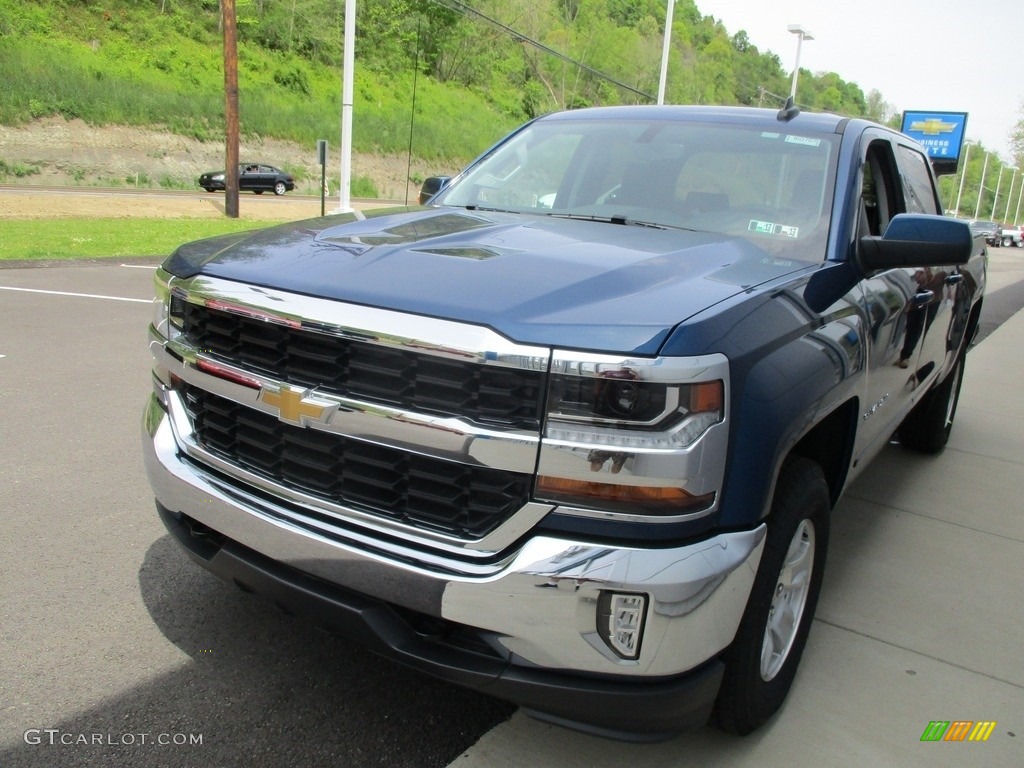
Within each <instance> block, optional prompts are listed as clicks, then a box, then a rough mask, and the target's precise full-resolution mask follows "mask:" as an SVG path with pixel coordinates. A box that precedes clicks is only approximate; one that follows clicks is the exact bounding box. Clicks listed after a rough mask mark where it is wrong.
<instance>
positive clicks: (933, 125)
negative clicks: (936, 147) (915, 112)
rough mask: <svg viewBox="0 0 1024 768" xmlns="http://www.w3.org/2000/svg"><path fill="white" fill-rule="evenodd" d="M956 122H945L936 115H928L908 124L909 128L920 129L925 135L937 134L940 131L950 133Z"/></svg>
mask: <svg viewBox="0 0 1024 768" xmlns="http://www.w3.org/2000/svg"><path fill="white" fill-rule="evenodd" d="M956 125H957V124H956V123H947V122H945V121H943V120H940V119H939V118H937V117H929V118H928V119H927V120H915V121H914V122H912V123H911V124H910V130H912V131H920V132H921V133H923V134H924V135H925V136H938V135H939V134H940V133H952V132H953V129H955V128H956Z"/></svg>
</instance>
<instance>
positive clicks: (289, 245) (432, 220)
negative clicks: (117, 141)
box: [165, 208, 808, 354]
mask: <svg viewBox="0 0 1024 768" xmlns="http://www.w3.org/2000/svg"><path fill="white" fill-rule="evenodd" d="M345 218H346V220H345V221H343V223H338V219H339V217H337V216H332V217H327V218H320V219H312V220H309V221H304V222H296V223H294V224H288V225H284V226H279V227H274V228H272V229H267V230H262V231H259V232H255V233H248V234H246V235H244V236H239V235H229V236H225V237H221V238H213V239H210V240H201V241H198V242H196V243H190V244H188V245H185V246H182V247H181V248H179V249H178V250H177V251H176V252H175V254H174V255H173V256H172V257H171V258H170V259H168V261H167V262H166V263H165V268H166V269H168V270H169V271H170V272H172V273H173V274H176V275H179V276H182V277H187V276H192V275H196V274H204V275H209V276H213V277H219V278H224V279H227V280H235V281H239V282H243V283H249V284H256V285H261V286H265V287H273V288H279V289H282V290H287V291H293V292H297V293H302V294H306V295H309V296H316V297H321V298H327V299H336V300H339V301H346V302H353V303H357V304H364V305H368V306H373V307H381V308H386V309H394V310H400V311H403V312H411V313H415V314H421V315H427V316H431V317H438V318H444V319H449V320H456V321H461V322H467V323H474V324H477V325H485V326H488V327H490V328H492V329H493V330H495V331H497V332H498V333H501V334H503V335H504V336H507V337H508V338H510V339H512V340H513V341H517V342H521V343H528V344H540V345H545V346H561V347H569V348H577V349H589V350H595V351H607V352H619V353H625V352H632V353H636V354H654V353H656V352H657V350H658V348H659V347H660V346H661V344H662V343H663V342H664V340H665V339H666V338H667V336H668V335H669V333H670V332H671V330H672V328H673V327H675V326H676V325H677V324H679V323H680V322H681V321H683V320H685V319H686V318H688V317H691V316H693V315H695V314H697V313H698V312H700V311H702V310H704V309H707V308H708V307H711V306H713V305H715V304H717V303H718V302H721V301H724V300H725V299H727V298H729V297H730V296H733V295H735V294H736V293H738V292H740V291H743V290H748V289H750V288H752V287H753V286H756V285H758V284H759V283H763V282H765V281H769V280H772V279H775V278H777V277H779V276H781V275H783V274H786V273H787V272H792V271H794V270H798V269H805V268H806V267H807V266H808V264H806V263H803V262H794V261H783V260H776V259H774V258H773V257H771V256H770V255H769V254H768V253H766V252H765V251H763V250H761V249H759V248H757V247H756V246H755V245H754V244H753V243H751V242H748V241H746V240H743V239H739V238H728V237H725V236H722V235H716V234H713V233H706V232H689V231H682V230H677V229H673V230H662V229H653V228H649V227H643V226H635V225H624V224H619V223H604V222H597V221H590V220H569V219H564V218H555V217H552V216H543V215H540V216H537V215H520V214H508V213H491V212H483V211H477V210H463V209H455V208H440V209H419V210H416V209H413V210H411V211H410V210H407V209H401V212H400V213H395V212H394V210H392V211H388V212H383V213H379V212H378V213H376V215H362V214H354V215H350V216H347V217H345Z"/></svg>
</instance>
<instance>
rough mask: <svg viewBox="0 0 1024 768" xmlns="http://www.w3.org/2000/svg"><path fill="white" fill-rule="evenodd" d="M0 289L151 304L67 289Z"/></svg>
mask: <svg viewBox="0 0 1024 768" xmlns="http://www.w3.org/2000/svg"><path fill="white" fill-rule="evenodd" d="M0 291H21V292H22V293H46V294H50V295H51V296H78V297H80V298H83V299H106V300H108V301H135V302H138V303H140V304H151V303H152V302H153V300H152V299H126V298H125V297H124V296H103V295H100V294H98V293H69V292H67V291H43V290H40V289H38V288H12V287H10V286H7V285H0Z"/></svg>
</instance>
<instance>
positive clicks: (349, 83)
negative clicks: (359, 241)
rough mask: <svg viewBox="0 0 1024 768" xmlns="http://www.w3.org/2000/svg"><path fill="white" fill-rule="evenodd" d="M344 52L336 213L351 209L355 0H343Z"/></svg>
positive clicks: (346, 211)
mask: <svg viewBox="0 0 1024 768" xmlns="http://www.w3.org/2000/svg"><path fill="white" fill-rule="evenodd" d="M344 45H345V53H344V56H343V57H342V86H341V184H340V185H339V187H340V193H341V200H340V203H339V207H338V213H349V212H351V210H352V204H351V198H350V197H349V189H350V188H351V186H352V91H353V80H352V70H353V69H354V68H355V60H356V0H345V41H344Z"/></svg>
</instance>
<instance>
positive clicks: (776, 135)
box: [761, 131, 782, 139]
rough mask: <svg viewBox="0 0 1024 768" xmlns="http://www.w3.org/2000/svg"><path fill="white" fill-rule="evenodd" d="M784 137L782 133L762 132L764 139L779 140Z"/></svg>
mask: <svg viewBox="0 0 1024 768" xmlns="http://www.w3.org/2000/svg"><path fill="white" fill-rule="evenodd" d="M781 136H782V134H781V133H769V132H768V131H761V138H762V139H778V138H780V137H781Z"/></svg>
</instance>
